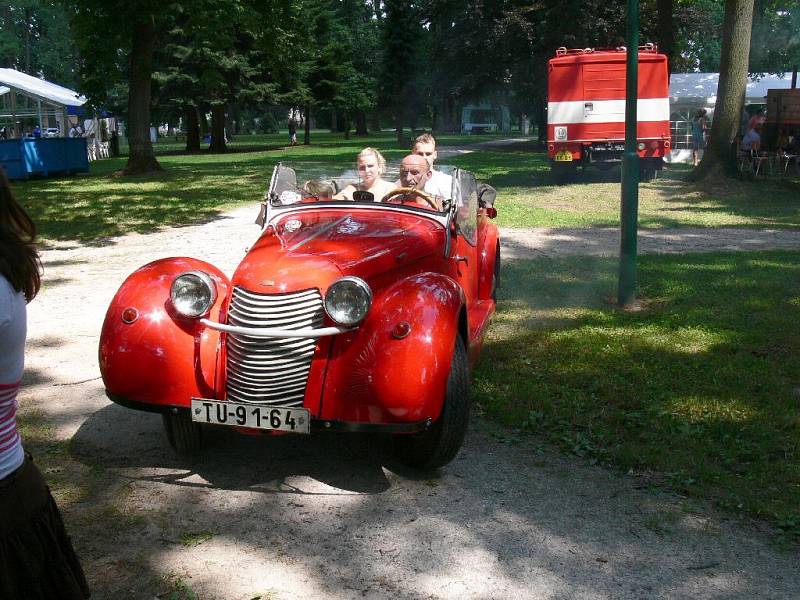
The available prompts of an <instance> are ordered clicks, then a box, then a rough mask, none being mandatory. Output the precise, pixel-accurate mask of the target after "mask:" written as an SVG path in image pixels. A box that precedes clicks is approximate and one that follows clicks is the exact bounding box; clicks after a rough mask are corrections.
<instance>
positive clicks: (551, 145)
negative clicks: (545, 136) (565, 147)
mask: <svg viewBox="0 0 800 600" xmlns="http://www.w3.org/2000/svg"><path fill="white" fill-rule="evenodd" d="M547 149H548V150H549V151H550V152H552V151H553V150H555V149H556V145H555V144H547Z"/></svg>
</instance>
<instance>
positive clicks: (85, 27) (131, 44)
mask: <svg viewBox="0 0 800 600" xmlns="http://www.w3.org/2000/svg"><path fill="white" fill-rule="evenodd" d="M68 8H69V11H70V23H71V25H72V28H73V31H74V32H75V40H76V43H77V44H78V48H79V50H80V55H81V60H80V76H81V85H80V88H81V91H83V92H84V93H85V94H86V95H87V97H88V98H89V100H90V102H91V104H92V105H93V106H95V107H101V106H103V105H104V104H105V102H106V101H107V100H108V97H109V90H111V89H112V87H113V85H114V83H117V82H120V81H124V76H125V75H126V74H127V78H128V81H127V83H128V107H127V113H128V114H127V116H128V128H127V134H128V142H129V146H130V151H129V154H128V163H127V165H126V166H125V168H124V169H123V173H125V174H137V173H147V172H150V171H156V170H160V169H161V166H160V165H159V164H158V161H157V160H156V158H155V153H154V152H153V146H152V143H151V142H150V101H151V85H152V73H153V53H154V51H155V46H156V40H157V36H158V33H159V32H160V28H161V25H162V23H163V18H164V15H165V14H168V13H169V12H170V11H172V10H173V9H174V8H173V7H172V5H171V4H170V3H168V2H163V0H162V1H158V0H140V1H138V2H136V3H130V2H126V1H124V0H75V1H72V2H70V3H69V4H68Z"/></svg>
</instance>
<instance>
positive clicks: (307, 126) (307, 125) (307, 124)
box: [303, 104, 311, 146]
mask: <svg viewBox="0 0 800 600" xmlns="http://www.w3.org/2000/svg"><path fill="white" fill-rule="evenodd" d="M305 113H306V118H305V121H304V128H303V145H304V146H308V145H309V144H310V143H311V108H310V107H309V106H308V104H306V108H305Z"/></svg>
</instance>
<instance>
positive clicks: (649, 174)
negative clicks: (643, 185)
mask: <svg viewBox="0 0 800 600" xmlns="http://www.w3.org/2000/svg"><path fill="white" fill-rule="evenodd" d="M657 173H658V167H657V166H656V163H655V161H653V160H650V159H643V160H642V161H641V162H640V163H639V181H643V182H649V181H653V180H654V179H655V178H656V174H657Z"/></svg>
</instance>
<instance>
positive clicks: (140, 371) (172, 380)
mask: <svg viewBox="0 0 800 600" xmlns="http://www.w3.org/2000/svg"><path fill="white" fill-rule="evenodd" d="M186 271H204V272H205V273H208V275H209V276H210V277H211V279H212V280H213V281H214V283H215V285H216V288H217V298H216V300H215V302H214V305H213V306H212V307H211V309H210V311H209V313H208V315H207V316H208V318H210V319H212V320H217V319H218V318H219V316H220V311H221V309H222V307H223V305H224V303H225V302H226V301H227V299H228V297H229V295H230V282H229V281H228V278H227V277H226V276H225V275H224V274H223V273H222V271H220V270H219V269H217V268H216V267H214V266H212V265H210V264H208V263H206V262H203V261H201V260H196V259H192V258H185V257H178V258H166V259H162V260H157V261H155V262H151V263H149V264H147V265H145V266H143V267H141V268H140V269H138V270H137V271H135V272H134V273H133V274H131V275H130V276H129V277H128V278H127V279H126V280H125V282H124V283H123V284H122V286H121V287H120V288H119V290H118V291H117V293H116V295H115V296H114V299H113V300H112V302H111V305H110V306H109V308H108V311H107V313H106V317H105V320H104V322H103V329H102V331H101V334H100V347H99V359H100V373H101V375H102V377H103V382H104V383H105V387H106V392H107V394H108V395H109V397H110V398H111V399H112V400H115V401H119V402H120V403H123V404H125V403H131V404H135V405H136V406H137V407H138V408H143V409H148V408H149V409H152V410H158V409H159V407H163V406H189V405H190V403H191V398H192V396H196V397H205V398H214V397H216V394H215V390H214V388H215V379H216V372H217V368H216V367H217V357H218V352H219V341H220V334H219V332H217V331H214V330H212V329H209V328H207V327H205V326H204V325H202V324H201V323H200V320H199V319H190V318H186V317H183V316H181V315H179V314H178V313H176V311H175V309H174V308H173V307H172V303H171V301H170V287H171V286H172V282H173V280H174V279H175V277H177V276H178V275H180V274H181V273H185V272H186ZM129 308H132V309H134V310H135V311H136V318H135V320H133V321H132V322H126V321H130V316H131V314H130V311H129V314H127V315H126V316H125V320H123V312H124V311H126V309H129Z"/></svg>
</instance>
